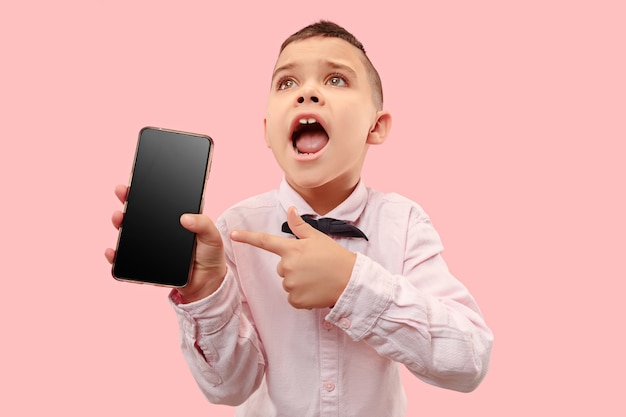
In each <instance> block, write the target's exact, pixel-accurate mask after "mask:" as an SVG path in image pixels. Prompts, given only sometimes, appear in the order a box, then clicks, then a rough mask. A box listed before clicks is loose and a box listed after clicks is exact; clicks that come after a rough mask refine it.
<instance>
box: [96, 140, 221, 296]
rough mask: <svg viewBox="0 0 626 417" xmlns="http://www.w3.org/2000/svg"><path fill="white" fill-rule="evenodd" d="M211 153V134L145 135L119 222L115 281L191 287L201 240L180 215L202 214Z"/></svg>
mask: <svg viewBox="0 0 626 417" xmlns="http://www.w3.org/2000/svg"><path fill="white" fill-rule="evenodd" d="M212 150H213V141H212V139H211V138H210V137H208V136H206V135H198V134H192V133H185V132H177V131H172V130H166V129H159V128H144V129H142V130H141V132H140V134H139V140H138V143H137V151H136V154H135V163H134V166H133V170H132V175H131V180H130V185H129V189H128V191H127V195H126V199H125V200H126V201H125V213H124V214H123V217H121V216H120V218H119V219H118V220H119V238H118V244H117V250H116V251H115V252H114V254H113V257H112V259H110V260H111V261H112V264H113V267H112V274H113V276H114V277H115V278H116V279H118V280H121V281H130V282H140V283H151V284H155V285H162V286H167V287H175V288H182V287H185V286H186V285H187V284H188V282H189V278H190V276H191V273H192V270H193V268H195V267H196V266H195V265H194V258H195V254H196V235H195V231H194V227H193V225H191V226H192V227H191V230H189V229H188V228H185V227H183V226H182V225H181V215H182V214H184V213H196V214H197V213H200V212H201V211H202V205H203V201H204V199H203V195H204V188H205V183H206V180H207V177H208V173H209V170H210V163H211V156H212ZM118 197H123V196H120V195H119V194H118ZM120 199H121V198H120ZM192 218H194V217H193V216H192ZM207 219H208V218H207ZM115 222H116V220H115V218H114V223H115ZM209 222H210V220H209ZM192 223H196V224H195V226H197V225H198V224H201V223H202V222H201V221H199V220H197V219H195V221H194V222H192ZM211 226H213V224H212V222H211ZM213 228H214V226H213ZM218 236H219V233H218ZM219 245H220V247H221V239H220V241H219ZM222 256H223V255H222ZM107 257H109V256H107ZM224 269H225V268H224Z"/></svg>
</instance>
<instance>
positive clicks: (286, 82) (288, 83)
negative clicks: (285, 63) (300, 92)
mask: <svg viewBox="0 0 626 417" xmlns="http://www.w3.org/2000/svg"><path fill="white" fill-rule="evenodd" d="M296 85H297V84H296V82H295V81H294V80H292V79H291V78H285V79H283V80H280V81H278V89H279V90H286V89H288V88H293V87H295V86H296Z"/></svg>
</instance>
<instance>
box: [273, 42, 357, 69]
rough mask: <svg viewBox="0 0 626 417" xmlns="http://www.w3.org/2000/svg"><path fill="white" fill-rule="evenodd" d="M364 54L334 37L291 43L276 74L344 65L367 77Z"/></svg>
mask: <svg viewBox="0 0 626 417" xmlns="http://www.w3.org/2000/svg"><path fill="white" fill-rule="evenodd" d="M363 59H364V58H363V53H362V52H361V51H360V50H359V49H358V48H356V47H355V46H354V45H352V44H350V43H349V42H347V41H345V40H343V39H340V38H333V37H323V36H314V37H311V38H307V39H302V40H298V41H295V42H292V43H290V44H289V45H287V46H286V47H285V49H283V51H282V52H281V53H280V55H279V56H278V60H277V61H276V65H275V67H274V72H275V73H276V72H278V71H280V70H281V69H283V68H293V67H298V66H309V65H311V66H319V65H327V66H332V65H333V64H335V65H342V66H347V67H349V68H351V69H352V70H353V71H354V72H355V73H357V74H359V75H365V72H366V71H365V64H364V62H363Z"/></svg>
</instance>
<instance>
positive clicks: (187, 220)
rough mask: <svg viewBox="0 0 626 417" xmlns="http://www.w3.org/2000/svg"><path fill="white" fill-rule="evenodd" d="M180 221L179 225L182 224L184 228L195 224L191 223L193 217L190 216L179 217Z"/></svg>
mask: <svg viewBox="0 0 626 417" xmlns="http://www.w3.org/2000/svg"><path fill="white" fill-rule="evenodd" d="M180 221H181V223H183V225H184V226H193V225H194V223H195V222H194V221H193V217H192V216H191V215H190V214H183V215H182V216H181V217H180Z"/></svg>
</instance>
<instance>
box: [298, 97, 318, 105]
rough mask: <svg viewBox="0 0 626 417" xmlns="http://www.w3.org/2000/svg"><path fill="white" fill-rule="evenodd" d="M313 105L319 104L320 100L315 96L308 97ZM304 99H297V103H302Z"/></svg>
mask: <svg viewBox="0 0 626 417" xmlns="http://www.w3.org/2000/svg"><path fill="white" fill-rule="evenodd" d="M309 98H310V99H311V101H312V102H313V103H319V101H320V99H319V98H317V96H309ZM304 100H305V98H304V97H303V96H300V97H298V103H300V104H302V103H304Z"/></svg>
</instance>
